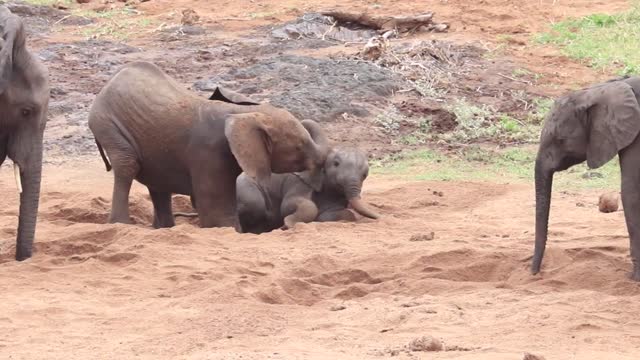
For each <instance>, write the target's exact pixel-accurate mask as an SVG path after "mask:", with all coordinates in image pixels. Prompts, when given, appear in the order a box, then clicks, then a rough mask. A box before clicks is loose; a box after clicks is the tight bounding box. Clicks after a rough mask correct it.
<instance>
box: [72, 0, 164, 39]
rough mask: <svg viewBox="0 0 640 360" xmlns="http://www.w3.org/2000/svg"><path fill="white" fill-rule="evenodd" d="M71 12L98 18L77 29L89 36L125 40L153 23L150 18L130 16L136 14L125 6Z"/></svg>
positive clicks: (83, 34)
mask: <svg viewBox="0 0 640 360" xmlns="http://www.w3.org/2000/svg"><path fill="white" fill-rule="evenodd" d="M72 13H73V14H74V15H76V16H84V17H88V18H95V19H98V20H99V21H98V22H97V23H95V24H91V25H86V26H83V27H82V28H81V29H79V30H78V34H80V35H82V36H84V37H89V38H109V39H115V40H125V39H127V38H129V37H130V36H131V35H132V34H135V33H139V32H140V31H141V30H144V29H145V28H148V27H150V26H151V25H153V22H152V20H150V19H148V18H137V17H134V16H132V15H134V14H136V12H135V11H134V10H132V9H129V8H127V7H124V8H116V9H110V10H105V11H90V10H82V9H76V10H74V11H73V12H72Z"/></svg>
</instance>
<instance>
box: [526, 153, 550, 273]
mask: <svg viewBox="0 0 640 360" xmlns="http://www.w3.org/2000/svg"><path fill="white" fill-rule="evenodd" d="M552 185H553V170H551V169H548V168H547V167H546V166H544V165H543V164H542V161H540V160H539V159H538V160H536V166H535V186H536V235H535V236H536V242H535V249H534V253H533V262H532V265H531V273H532V274H534V275H535V274H537V273H538V272H540V265H541V264H542V257H543V256H544V250H545V247H546V245H547V233H548V228H549V209H550V206H551V190H552Z"/></svg>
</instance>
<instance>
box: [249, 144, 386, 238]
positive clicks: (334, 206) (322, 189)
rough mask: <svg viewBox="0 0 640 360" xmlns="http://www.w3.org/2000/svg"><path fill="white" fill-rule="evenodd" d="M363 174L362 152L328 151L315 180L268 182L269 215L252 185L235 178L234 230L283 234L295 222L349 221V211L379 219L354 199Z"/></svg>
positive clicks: (298, 177)
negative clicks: (235, 224) (235, 216)
mask: <svg viewBox="0 0 640 360" xmlns="http://www.w3.org/2000/svg"><path fill="white" fill-rule="evenodd" d="M317 138H319V139H324V136H317ZM324 141H325V140H323V143H324ZM368 173H369V164H368V162H367V156H366V154H364V152H362V150H360V149H357V148H349V147H336V148H332V149H331V150H330V152H329V155H328V156H327V160H326V162H325V167H324V171H323V172H322V176H321V177H317V176H316V177H314V176H312V174H311V172H309V171H307V172H303V173H296V174H279V175H274V176H272V178H271V183H270V185H269V188H268V192H267V195H266V196H268V197H269V200H270V202H271V203H272V204H274V206H273V207H272V210H271V211H269V210H268V209H267V206H266V202H265V198H264V196H265V195H264V193H263V192H261V191H260V189H259V187H258V184H257V183H256V182H255V181H254V180H252V179H251V178H250V177H248V176H247V175H246V174H244V173H243V174H240V176H239V177H238V179H237V180H236V196H237V201H238V220H239V223H240V230H241V231H242V232H249V233H255V234H260V233H263V232H268V231H271V230H275V229H277V228H282V229H289V228H292V227H293V226H294V225H295V224H296V223H298V222H312V221H320V222H323V221H341V220H344V221H355V220H356V218H355V216H354V214H353V213H352V212H351V211H349V210H348V209H347V207H348V206H349V205H351V207H352V208H353V209H354V210H355V211H356V212H357V213H359V214H360V215H363V216H366V217H369V218H372V219H377V218H379V217H380V216H379V215H378V214H376V213H375V212H374V211H372V210H371V209H369V208H368V207H367V206H366V205H365V204H364V203H363V202H362V199H361V198H360V193H361V190H362V184H363V182H364V180H365V179H366V178H367V176H368Z"/></svg>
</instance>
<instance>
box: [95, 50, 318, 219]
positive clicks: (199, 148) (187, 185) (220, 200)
mask: <svg viewBox="0 0 640 360" xmlns="http://www.w3.org/2000/svg"><path fill="white" fill-rule="evenodd" d="M213 97H214V99H213V100H207V99H206V98H202V97H200V96H197V95H196V94H193V93H192V92H190V91H188V90H186V89H185V88H183V87H182V86H181V85H179V84H178V83H177V82H176V81H175V80H173V79H172V78H170V77H169V76H168V75H166V74H165V73H164V72H163V71H162V70H160V69H159V68H158V67H157V66H156V65H154V64H152V63H149V62H133V63H130V64H128V65H125V66H124V67H122V68H121V69H120V70H119V71H118V72H117V73H116V74H115V75H114V76H113V77H112V78H111V79H110V80H109V82H108V83H107V85H105V87H104V88H103V89H102V90H101V91H100V93H99V94H98V96H97V97H96V99H95V101H94V103H93V105H92V107H91V111H90V114H89V128H90V129H91V131H92V133H93V134H94V136H95V139H96V143H97V145H98V149H99V151H100V154H101V155H102V158H103V160H104V162H105V164H106V166H107V171H109V170H110V169H111V167H113V172H114V187H113V198H112V209H111V216H110V220H109V221H110V222H112V223H113V222H121V223H128V222H129V207H128V205H129V204H128V198H129V191H130V188H131V184H132V182H133V180H134V179H136V180H137V181H139V182H140V183H142V184H144V185H146V186H147V188H148V189H149V194H150V196H151V200H152V202H153V207H154V221H153V226H154V227H155V228H161V227H171V226H173V225H174V224H175V222H174V218H173V212H172V209H171V195H172V194H183V195H190V196H192V200H194V201H193V202H194V204H195V207H196V211H197V213H198V217H199V218H200V226H201V227H214V226H233V225H235V221H234V220H235V179H236V177H237V176H238V175H239V174H240V173H241V172H243V171H244V172H245V173H247V174H248V176H250V177H251V178H253V179H255V180H256V182H257V183H258V184H259V186H260V188H261V189H264V188H265V187H266V186H268V184H269V181H270V178H271V174H272V173H288V172H294V171H305V170H310V171H311V172H312V173H313V174H317V176H319V173H320V171H321V168H322V165H323V163H324V159H325V158H326V154H327V149H326V148H324V147H322V146H320V145H319V144H317V143H316V142H315V141H314V139H313V138H312V136H311V134H314V131H315V129H316V128H319V125H318V124H316V123H315V122H313V121H310V120H309V121H307V122H304V123H301V122H300V121H298V120H297V119H296V118H295V117H294V116H293V115H291V114H290V113H289V112H288V111H286V110H284V109H279V108H276V107H274V106H271V105H268V104H256V103H253V102H250V101H244V100H245V98H244V97H242V96H241V95H239V94H235V93H233V92H230V91H227V90H224V91H221V90H218V91H216V93H214V95H213ZM235 99H240V101H238V103H235V102H234V100H235ZM105 152H106V154H105ZM107 156H108V159H107Z"/></svg>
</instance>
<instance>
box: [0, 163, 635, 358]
mask: <svg viewBox="0 0 640 360" xmlns="http://www.w3.org/2000/svg"><path fill="white" fill-rule="evenodd" d="M93 165H95V166H93ZM86 168H87V167H85V169H80V170H68V171H65V172H64V174H61V173H59V172H58V171H57V170H58V169H55V170H56V171H55V172H54V171H52V170H51V168H48V170H47V172H46V174H45V182H46V184H45V185H46V187H45V189H46V190H45V191H44V192H43V194H42V201H41V204H42V205H41V211H40V222H39V227H38V236H37V245H36V250H37V253H36V255H35V257H34V258H32V259H31V260H29V261H26V262H22V263H16V262H14V261H13V260H12V256H13V252H14V247H15V246H14V236H15V228H14V226H15V222H16V219H17V216H16V215H17V212H16V209H17V196H16V195H15V191H14V186H13V183H12V178H11V173H10V172H8V171H3V172H0V188H1V189H3V190H5V194H6V196H5V197H3V198H2V200H0V208H1V209H2V212H0V224H2V229H3V230H2V232H0V294H2V295H1V296H2V309H3V311H2V313H1V314H0V333H2V334H4V335H3V336H2V337H0V353H2V354H12V355H13V356H14V358H29V359H38V358H47V359H62V358H65V359H66V358H69V354H73V356H72V357H73V358H81V357H86V358H95V357H96V356H98V355H99V354H105V355H106V354H109V353H111V352H113V354H114V355H113V356H114V357H117V358H130V357H132V356H134V355H138V356H139V357H141V358H148V359H201V358H202V359H205V358H206V359H238V358H245V359H254V358H255V359H265V358H272V359H298V358H299V359H316V358H317V359H325V358H327V356H329V355H332V356H334V357H336V358H340V359H363V358H377V357H380V356H383V357H384V356H391V355H395V356H399V358H409V357H411V356H413V355H412V354H416V353H417V352H419V351H422V350H419V349H422V348H425V349H427V348H430V347H429V346H424V347H420V346H417V345H416V344H422V343H423V342H424V339H432V338H431V337H433V339H436V340H437V341H438V342H442V344H440V345H442V349H441V351H437V352H433V353H432V355H434V357H433V358H468V359H502V358H504V359H507V358H508V359H516V358H522V356H523V355H522V354H523V353H524V352H526V351H529V352H532V353H536V354H540V355H544V356H546V357H547V358H565V357H566V356H567V354H575V355H576V356H577V357H581V358H600V357H601V356H603V354H605V353H606V354H607V358H616V359H625V358H628V359H631V358H635V355H637V354H638V352H639V351H640V345H638V344H640V342H639V341H638V340H639V339H640V321H638V320H637V314H638V313H639V311H640V301H639V300H640V285H638V284H635V283H633V282H630V281H628V280H626V278H625V276H624V275H625V272H627V271H629V269H630V262H629V255H628V238H627V236H626V230H625V228H624V222H623V213H622V212H616V213H611V214H602V213H599V212H598V210H597V207H595V206H593V207H576V206H575V203H576V201H577V200H583V201H584V199H586V198H587V197H591V198H593V194H591V193H588V194H580V195H566V194H558V195H557V196H556V198H555V202H554V205H553V206H554V208H553V209H552V222H551V229H552V231H551V236H550V244H549V249H548V253H547V256H546V258H545V263H544V271H543V273H542V275H541V276H535V277H533V276H530V275H529V273H528V265H529V262H530V255H531V251H532V232H531V230H532V228H533V217H532V214H533V204H534V203H533V198H532V189H530V188H529V187H527V186H514V185H495V184H485V183H446V182H443V183H440V182H426V183H424V182H421V183H395V182H389V181H381V180H377V179H375V178H373V179H371V181H370V183H369V184H368V188H367V189H366V190H367V191H366V194H365V196H366V198H367V199H368V200H369V201H370V202H371V203H373V204H374V206H378V207H379V211H380V212H382V213H383V214H384V215H385V217H384V219H382V220H381V221H378V222H376V221H370V220H361V222H360V223H357V224H350V223H323V224H302V225H301V226H299V227H296V228H295V229H294V230H291V231H285V232H283V231H279V230H277V231H274V232H272V233H269V234H263V235H261V236H256V235H246V234H237V233H235V231H234V230H233V229H230V228H221V229H200V228H198V227H197V226H194V225H192V224H189V223H187V222H185V221H184V220H183V219H180V220H179V224H178V225H177V226H176V227H174V228H171V229H162V230H153V229H151V228H150V223H151V211H152V207H151V204H150V201H149V200H148V196H147V195H146V193H145V192H144V189H143V188H142V187H140V186H135V187H134V191H133V195H132V198H131V210H132V211H131V213H132V218H133V219H134V220H135V223H136V224H134V225H120V224H116V225H111V224H105V222H106V220H107V217H108V212H109V202H110V201H109V200H107V199H108V197H109V195H110V194H109V191H110V190H109V189H110V181H111V179H110V175H105V173H104V172H102V170H101V168H100V166H99V164H92V166H91V169H99V170H87V169H86ZM61 179H64V180H61ZM66 183H73V184H74V187H73V190H70V189H69V188H66V185H65V184H66ZM179 203H180V205H179V207H180V208H182V209H183V210H188V199H186V198H180V199H179ZM513 204H519V205H518V206H513ZM507 213H508V214H509V216H505V214H507ZM559 213H562V214H563V216H562V217H559V216H557V214H559ZM553 214H556V216H553ZM431 232H434V234H435V236H434V237H433V238H432V240H424V241H410V239H411V238H412V237H414V240H415V239H416V238H417V239H429V238H430V237H424V236H422V237H421V235H424V234H430V233H431ZM430 341H432V340H430ZM433 341H435V340H433ZM429 344H431V343H429ZM557 344H563V346H562V347H558V346H557ZM412 349H413V350H412ZM416 349H418V350H416ZM425 351H426V350H425ZM447 354H449V355H447ZM454 355H455V356H454Z"/></svg>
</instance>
